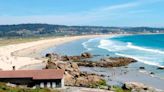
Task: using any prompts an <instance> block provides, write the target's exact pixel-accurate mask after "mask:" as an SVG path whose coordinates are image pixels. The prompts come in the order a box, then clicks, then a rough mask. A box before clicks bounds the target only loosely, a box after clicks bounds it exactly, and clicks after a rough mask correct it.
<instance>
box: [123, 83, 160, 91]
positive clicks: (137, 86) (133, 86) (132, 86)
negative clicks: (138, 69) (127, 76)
mask: <svg viewBox="0 0 164 92" xmlns="http://www.w3.org/2000/svg"><path fill="white" fill-rule="evenodd" d="M122 88H123V89H128V90H131V92H159V91H158V90H157V89H155V88H152V87H148V86H146V85H144V84H143V83H139V82H125V84H124V85H123V87H122Z"/></svg>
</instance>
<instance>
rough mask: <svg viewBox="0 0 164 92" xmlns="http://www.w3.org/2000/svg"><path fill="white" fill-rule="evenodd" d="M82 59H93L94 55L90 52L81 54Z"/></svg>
mask: <svg viewBox="0 0 164 92" xmlns="http://www.w3.org/2000/svg"><path fill="white" fill-rule="evenodd" d="M81 57H82V58H92V55H91V54H90V53H88V52H84V53H82V54H81Z"/></svg>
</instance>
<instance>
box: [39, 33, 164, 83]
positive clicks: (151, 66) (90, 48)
mask: <svg viewBox="0 0 164 92" xmlns="http://www.w3.org/2000/svg"><path fill="white" fill-rule="evenodd" d="M83 52H90V53H92V54H93V55H98V56H100V57H99V58H96V59H97V60H98V59H100V58H104V57H107V56H113V57H120V56H123V57H130V58H134V59H136V60H137V61H138V62H137V63H132V64H129V65H128V66H127V67H128V68H124V67H120V68H117V69H118V70H124V69H125V70H126V71H129V72H128V73H127V76H128V77H127V78H128V79H129V80H130V79H131V81H140V82H142V81H143V80H145V81H144V82H145V83H147V84H153V85H154V83H155V82H156V77H158V78H161V79H162V80H163V79H164V72H163V70H160V69H157V68H158V67H159V66H160V67H161V66H164V57H163V56H164V34H146V35H119V36H112V37H111V36H110V37H101V38H92V39H80V40H76V41H72V42H68V43H65V44H62V45H59V46H53V47H51V48H48V49H46V50H44V51H43V52H41V55H42V56H43V55H45V54H46V53H58V54H60V55H80V54H81V53H83ZM139 67H145V69H144V70H140V69H139ZM81 69H82V70H84V71H91V72H94V71H99V72H98V73H100V74H101V73H104V74H106V73H107V72H108V73H107V75H109V76H110V73H109V71H110V70H111V69H105V68H104V69H99V68H89V69H88V68H86V67H85V68H81ZM112 69H113V68H112ZM114 69H115V68H114ZM117 69H116V71H117ZM102 71H104V72H102ZM130 71H131V72H130ZM138 72H139V74H138V75H137V73H138ZM152 72H153V73H154V74H153V75H151V76H154V77H155V78H152V79H151V80H154V81H153V83H149V80H148V81H147V80H146V79H147V77H143V76H149V75H150V74H151V73H152ZM142 73H144V75H142ZM134 75H135V76H134ZM119 76H121V75H119ZM122 78H124V77H119V78H118V79H119V80H120V81H122ZM150 78H151V77H150ZM128 79H126V81H129V80H128ZM123 80H125V79H123ZM110 83H111V81H110Z"/></svg>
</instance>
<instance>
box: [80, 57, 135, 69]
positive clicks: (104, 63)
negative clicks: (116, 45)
mask: <svg viewBox="0 0 164 92" xmlns="http://www.w3.org/2000/svg"><path fill="white" fill-rule="evenodd" d="M133 62H137V61H136V60H134V59H132V58H126V57H110V58H105V59H100V61H99V62H94V61H81V62H77V64H78V65H79V66H86V67H119V66H126V65H128V64H130V63H133Z"/></svg>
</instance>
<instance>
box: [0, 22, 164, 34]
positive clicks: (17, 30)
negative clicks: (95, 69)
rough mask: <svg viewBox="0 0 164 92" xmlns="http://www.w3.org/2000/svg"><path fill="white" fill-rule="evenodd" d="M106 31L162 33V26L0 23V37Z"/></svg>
mask: <svg viewBox="0 0 164 92" xmlns="http://www.w3.org/2000/svg"><path fill="white" fill-rule="evenodd" d="M107 33H134V34H136V33H164V28H151V27H103V26H66V25H51V24H18V25H0V37H39V36H64V35H84V34H107Z"/></svg>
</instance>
